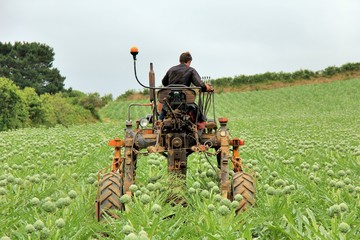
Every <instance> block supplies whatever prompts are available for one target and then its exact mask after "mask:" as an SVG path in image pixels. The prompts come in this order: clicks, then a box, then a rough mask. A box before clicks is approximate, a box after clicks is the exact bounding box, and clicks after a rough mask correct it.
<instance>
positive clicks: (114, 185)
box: [96, 172, 124, 221]
mask: <svg viewBox="0 0 360 240" xmlns="http://www.w3.org/2000/svg"><path fill="white" fill-rule="evenodd" d="M99 191H100V192H99V199H98V200H97V209H96V214H97V216H98V220H99V221H100V220H101V219H102V218H103V217H104V215H109V216H111V217H113V218H118V216H117V215H116V214H115V213H114V211H113V210H123V209H124V206H123V204H122V203H121V202H120V197H121V196H122V195H123V180H122V179H121V176H120V174H118V173H114V172H109V173H105V174H104V175H103V176H102V177H101V180H100V185H99Z"/></svg>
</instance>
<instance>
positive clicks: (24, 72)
mask: <svg viewBox="0 0 360 240" xmlns="http://www.w3.org/2000/svg"><path fill="white" fill-rule="evenodd" d="M53 61H54V52H53V49H52V48H50V47H49V46H47V45H45V44H39V43H25V42H24V43H21V42H15V43H14V44H11V43H2V42H0V90H1V92H0V107H1V108H0V110H1V112H0V131H3V130H8V129H16V128H21V127H38V126H47V127H51V126H55V125H56V124H62V125H64V126H70V125H73V124H85V123H92V122H95V121H99V120H101V119H100V115H99V113H98V110H99V108H101V107H103V106H105V105H106V104H107V103H108V102H110V101H112V95H111V94H109V95H105V96H103V97H100V95H99V94H98V93H90V94H85V93H82V92H80V91H75V90H72V89H71V88H70V89H68V90H65V89H64V88H63V87H64V80H65V77H62V76H61V75H60V73H59V71H58V70H57V69H56V68H53V67H52V62H53Z"/></svg>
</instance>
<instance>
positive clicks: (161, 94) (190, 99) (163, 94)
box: [157, 84, 196, 104]
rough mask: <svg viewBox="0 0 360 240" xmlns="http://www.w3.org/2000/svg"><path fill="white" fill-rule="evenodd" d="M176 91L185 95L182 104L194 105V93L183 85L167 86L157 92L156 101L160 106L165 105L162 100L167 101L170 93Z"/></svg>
mask: <svg viewBox="0 0 360 240" xmlns="http://www.w3.org/2000/svg"><path fill="white" fill-rule="evenodd" d="M175 91H178V92H180V93H181V94H184V95H185V100H184V103H187V104H189V103H195V98H196V92H195V91H194V90H193V89H191V88H186V86H185V85H177V84H176V85H169V86H167V87H166V88H163V89H160V90H159V91H158V92H157V98H158V101H159V102H160V103H162V104H164V103H165V101H164V99H169V97H170V95H171V94H170V93H171V92H175Z"/></svg>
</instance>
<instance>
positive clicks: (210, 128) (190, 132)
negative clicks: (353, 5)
mask: <svg viewBox="0 0 360 240" xmlns="http://www.w3.org/2000/svg"><path fill="white" fill-rule="evenodd" d="M130 53H131V54H132V55H133V60H134V73H135V78H136V80H137V82H138V83H139V84H140V85H141V86H142V87H144V88H147V89H149V95H150V103H148V104H131V105H130V106H129V113H128V119H127V120H126V122H125V138H124V139H114V140H111V141H110V142H109V146H112V147H114V150H115V151H114V157H113V159H112V164H111V165H110V166H108V167H107V168H104V169H103V170H101V171H99V174H98V193H97V199H96V218H97V219H98V220H99V221H100V220H101V219H102V218H103V216H104V215H105V214H106V215H110V216H114V217H116V216H115V215H114V213H112V210H113V209H116V210H122V209H124V206H123V204H122V203H121V202H120V197H121V196H123V195H124V194H128V195H129V196H131V195H132V193H131V191H130V189H129V187H130V186H131V185H132V184H134V183H135V175H136V172H135V171H136V162H137V158H138V155H140V154H145V155H148V154H152V153H158V154H161V155H163V156H165V157H166V159H167V163H168V172H169V173H174V174H177V175H181V176H183V177H186V171H187V161H188V157H189V155H190V154H192V153H195V152H202V153H204V154H205V155H206V156H216V159H217V164H218V169H217V171H218V179H219V183H218V184H219V188H220V191H221V195H222V196H223V197H224V198H228V199H229V200H233V198H234V196H236V195H237V194H241V195H242V200H241V201H240V202H239V206H238V207H237V209H236V212H239V211H243V210H246V209H247V208H249V207H251V206H252V205H253V204H254V201H255V187H254V181H255V180H254V175H253V174H252V173H249V172H245V171H243V170H244V167H243V165H242V162H241V158H240V154H239V147H240V146H241V145H243V144H244V141H243V140H241V139H239V138H231V137H230V132H229V129H228V128H227V123H228V119H227V118H218V123H217V122H216V121H215V108H214V92H201V91H200V88H198V87H187V86H184V85H169V86H167V87H155V74H154V71H153V66H152V63H150V72H149V86H144V85H143V84H142V83H141V82H140V81H139V79H138V78H137V74H136V55H137V53H138V50H137V48H136V47H133V48H131V50H130ZM159 104H160V105H162V111H163V114H164V117H163V118H162V119H160V118H159V115H160V113H159V109H158V105H159ZM133 106H145V107H150V108H151V111H152V114H148V115H147V116H146V117H144V118H142V119H140V120H137V121H136V122H135V126H134V124H133V122H132V120H131V119H130V116H131V114H130V112H131V107H133ZM211 107H213V114H214V118H213V119H210V118H207V117H208V116H207V115H208V112H209V110H210V109H211ZM199 116H202V118H203V119H202V120H201V122H200V120H199V119H200V117H199ZM204 120H205V121H204ZM200 125H202V126H200ZM230 169H232V170H233V171H234V174H233V175H232V176H230Z"/></svg>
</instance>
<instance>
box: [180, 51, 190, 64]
mask: <svg viewBox="0 0 360 240" xmlns="http://www.w3.org/2000/svg"><path fill="white" fill-rule="evenodd" d="M179 60H180V63H185V64H188V65H190V63H191V61H192V57H191V54H190V53H189V52H183V53H182V54H181V55H180V59H179Z"/></svg>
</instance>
